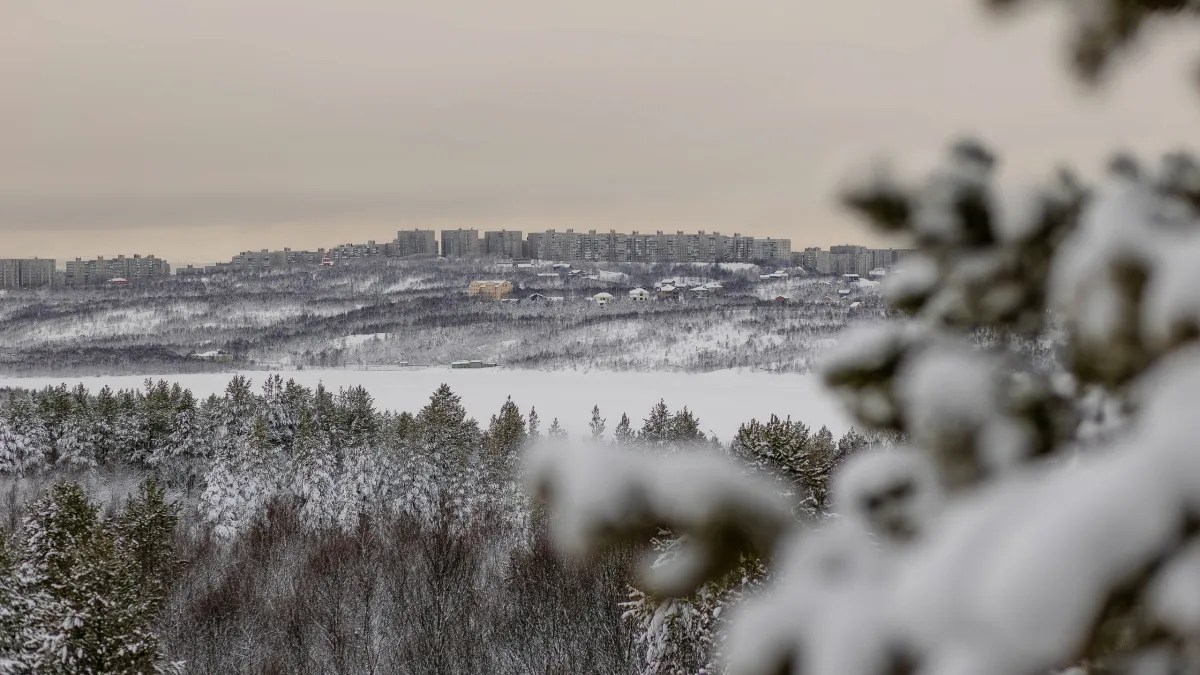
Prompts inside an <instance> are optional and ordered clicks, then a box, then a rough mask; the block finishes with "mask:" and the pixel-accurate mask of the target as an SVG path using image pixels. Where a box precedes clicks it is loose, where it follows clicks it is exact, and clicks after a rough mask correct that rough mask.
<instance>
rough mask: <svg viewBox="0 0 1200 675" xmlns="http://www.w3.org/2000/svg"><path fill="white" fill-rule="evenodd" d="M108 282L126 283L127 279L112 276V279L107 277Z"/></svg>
mask: <svg viewBox="0 0 1200 675" xmlns="http://www.w3.org/2000/svg"><path fill="white" fill-rule="evenodd" d="M109 282H111V283H114V284H127V283H129V280H128V279H124V278H122V277H113V278H112V279H109Z"/></svg>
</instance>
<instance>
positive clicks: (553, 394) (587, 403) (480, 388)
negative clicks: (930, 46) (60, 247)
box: [0, 368, 850, 441]
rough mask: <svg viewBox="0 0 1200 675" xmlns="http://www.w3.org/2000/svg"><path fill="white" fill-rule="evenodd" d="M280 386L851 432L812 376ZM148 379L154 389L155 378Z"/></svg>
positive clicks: (394, 378)
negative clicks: (775, 419)
mask: <svg viewBox="0 0 1200 675" xmlns="http://www.w3.org/2000/svg"><path fill="white" fill-rule="evenodd" d="M278 372H279V374H280V375H282V376H283V378H284V379H285V380H286V379H288V378H293V379H295V380H296V381H297V382H299V383H300V384H303V385H305V386H308V387H313V386H316V385H317V383H319V382H323V383H324V384H325V386H326V387H327V388H330V389H333V390H335V391H336V390H337V389H339V388H341V387H350V386H355V385H361V386H363V387H365V388H366V389H367V391H369V392H370V393H371V395H372V396H374V397H375V404H376V406H377V407H379V408H382V409H389V410H397V411H404V410H407V411H411V412H414V413H415V412H416V411H417V410H418V409H420V408H421V407H422V406H424V405H425V404H426V403H427V402H428V401H429V395H430V394H431V393H433V390H434V389H436V388H437V387H438V385H440V384H442V383H443V382H444V383H446V384H449V385H450V388H451V389H453V390H454V393H456V394H458V395H459V396H461V397H462V401H463V405H464V406H466V409H467V412H468V413H469V414H470V415H472V416H473V417H475V418H476V419H477V420H479V422H480V424H483V425H486V424H487V421H488V419H489V418H490V417H491V416H492V415H493V414H495V413H496V412H497V411H499V410H500V405H501V404H502V403H504V399H505V397H507V396H512V398H513V401H514V402H515V403H516V404H517V405H518V406H520V408H521V410H522V412H527V411H528V410H529V406H531V405H532V406H535V407H536V408H537V411H538V416H539V417H540V418H541V420H542V428H543V430H544V429H545V428H546V427H547V426H549V425H550V421H551V420H553V419H554V418H555V417H557V418H558V420H559V424H561V425H562V426H563V428H564V429H566V430H567V431H568V432H570V433H571V434H572V435H584V434H587V433H588V420H589V419H590V415H591V410H592V406H593V405H599V406H600V413H601V415H602V416H604V417H605V418H607V419H608V430H609V432H610V433H611V431H612V429H613V428H615V427H616V425H617V422H618V421H619V420H620V419H621V413H626V414H628V415H629V419H630V422H632V424H633V426H634V427H635V428H637V427H640V426H641V421H642V419H643V418H644V417H646V415H647V414H649V412H650V408H651V406H653V405H654V404H655V403H657V402H658V400H659V399H664V400H666V402H667V405H668V406H669V407H670V408H671V409H672V410H678V409H680V408H682V407H684V406H687V407H688V408H690V409H691V410H692V411H693V412H694V413H696V415H697V416H698V417H699V418H700V423H701V428H702V429H703V430H704V432H705V433H708V434H712V433H715V434H716V435H717V437H718V438H720V439H721V440H723V441H729V440H731V439H732V438H733V435H734V433H735V432H736V431H737V428H738V426H739V425H740V424H742V423H744V422H747V421H749V420H751V419H754V418H757V419H759V420H765V419H767V418H768V417H769V416H770V415H772V414H775V415H779V416H780V417H786V416H789V415H790V416H791V417H792V419H795V420H799V421H801V422H803V423H804V424H806V425H808V426H810V427H813V428H814V429H819V428H820V427H821V425H825V426H828V427H829V430H830V431H831V432H833V434H834V436H840V435H841V434H842V433H844V432H845V431H846V430H847V429H849V428H850V422H849V420H848V419H847V418H846V416H845V414H844V413H843V412H842V410H841V408H840V407H839V406H838V404H837V400H836V399H835V398H834V397H833V396H832V395H831V394H830V393H828V392H827V391H826V390H825V389H824V388H822V386H821V383H820V381H819V380H818V379H817V378H816V377H815V376H812V375H795V374H791V375H782V374H772V373H764V372H734V371H718V372H712V373H699V374H688V373H662V372H658V373H636V372H621V373H614V372H594V371H593V372H587V373H584V372H575V371H531V370H507V369H504V368H490V369H485V370H452V369H450V368H413V369H402V370H297V371H278ZM242 374H243V375H245V376H246V377H248V378H250V379H251V380H253V381H254V386H255V389H257V388H258V386H259V384H260V383H261V382H262V381H263V380H264V379H265V378H266V376H267V375H268V372H267V371H251V372H244V373H242ZM231 377H233V373H194V374H181V375H164V376H162V377H161V379H165V380H167V381H168V382H179V384H180V385H181V386H183V387H185V388H188V389H191V390H192V393H193V394H195V395H196V396H197V397H198V398H203V397H207V396H208V395H209V394H220V393H221V392H222V391H224V389H225V385H226V384H228V382H229V380H230V378H231ZM145 379H146V376H105V377H84V378H65V379H64V378H49V377H37V378H3V379H0V387H23V388H27V389H40V388H43V387H46V386H47V385H52V386H57V385H59V384H62V383H66V384H67V385H68V386H71V387H73V386H75V385H76V384H77V383H80V382H82V383H83V385H84V386H85V387H87V388H88V389H89V390H91V391H92V392H93V393H95V392H96V391H97V390H99V389H100V388H101V387H103V386H105V385H108V386H109V387H111V388H113V389H140V388H141V387H142V383H143V382H144V381H145ZM153 379H156V380H157V379H160V378H159V377H157V376H154V377H153Z"/></svg>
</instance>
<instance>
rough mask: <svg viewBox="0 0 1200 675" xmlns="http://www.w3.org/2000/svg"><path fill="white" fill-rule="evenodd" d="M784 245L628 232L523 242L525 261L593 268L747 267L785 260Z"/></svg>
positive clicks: (550, 235) (788, 246) (545, 236)
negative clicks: (582, 264) (580, 264)
mask: <svg viewBox="0 0 1200 675" xmlns="http://www.w3.org/2000/svg"><path fill="white" fill-rule="evenodd" d="M791 251H792V242H791V240H790V239H773V238H770V237H767V238H761V237H760V238H755V237H746V236H742V235H741V234H734V235H732V236H728V235H723V234H721V233H720V232H711V233H706V232H697V233H693V234H686V233H684V232H682V231H677V232H675V233H674V234H670V233H664V232H662V231H657V232H654V233H652V234H651V233H644V234H643V233H640V232H636V231H635V232H633V233H631V234H626V233H622V232H617V231H615V230H610V231H608V232H597V231H595V230H589V231H588V232H576V231H575V230H570V229H568V230H566V231H563V232H558V231H556V230H547V231H545V232H531V233H530V234H529V235H528V236H527V237H526V239H525V255H526V256H528V257H530V258H535V259H540V260H565V261H575V260H585V261H595V262H646V263H671V262H713V263H715V262H749V261H752V260H787V259H788V258H789V257H790V256H791Z"/></svg>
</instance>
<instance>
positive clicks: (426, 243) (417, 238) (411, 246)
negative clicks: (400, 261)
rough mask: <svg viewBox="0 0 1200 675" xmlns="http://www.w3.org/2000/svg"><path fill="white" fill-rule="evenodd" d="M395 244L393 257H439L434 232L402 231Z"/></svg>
mask: <svg viewBox="0 0 1200 675" xmlns="http://www.w3.org/2000/svg"><path fill="white" fill-rule="evenodd" d="M393 243H394V246H393V248H392V255H398V256H408V255H437V252H438V246H437V237H436V236H435V235H434V232H433V230H400V231H399V232H397V233H396V240H395V242H393Z"/></svg>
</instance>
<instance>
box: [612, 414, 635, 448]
mask: <svg viewBox="0 0 1200 675" xmlns="http://www.w3.org/2000/svg"><path fill="white" fill-rule="evenodd" d="M613 440H614V441H615V442H616V443H617V445H623V446H626V447H628V446H630V445H633V443H634V441H635V440H636V436H635V435H634V433H633V428H632V427H631V426H630V424H629V415H626V414H625V413H621V421H620V422H618V423H617V428H616V429H614V430H613Z"/></svg>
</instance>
